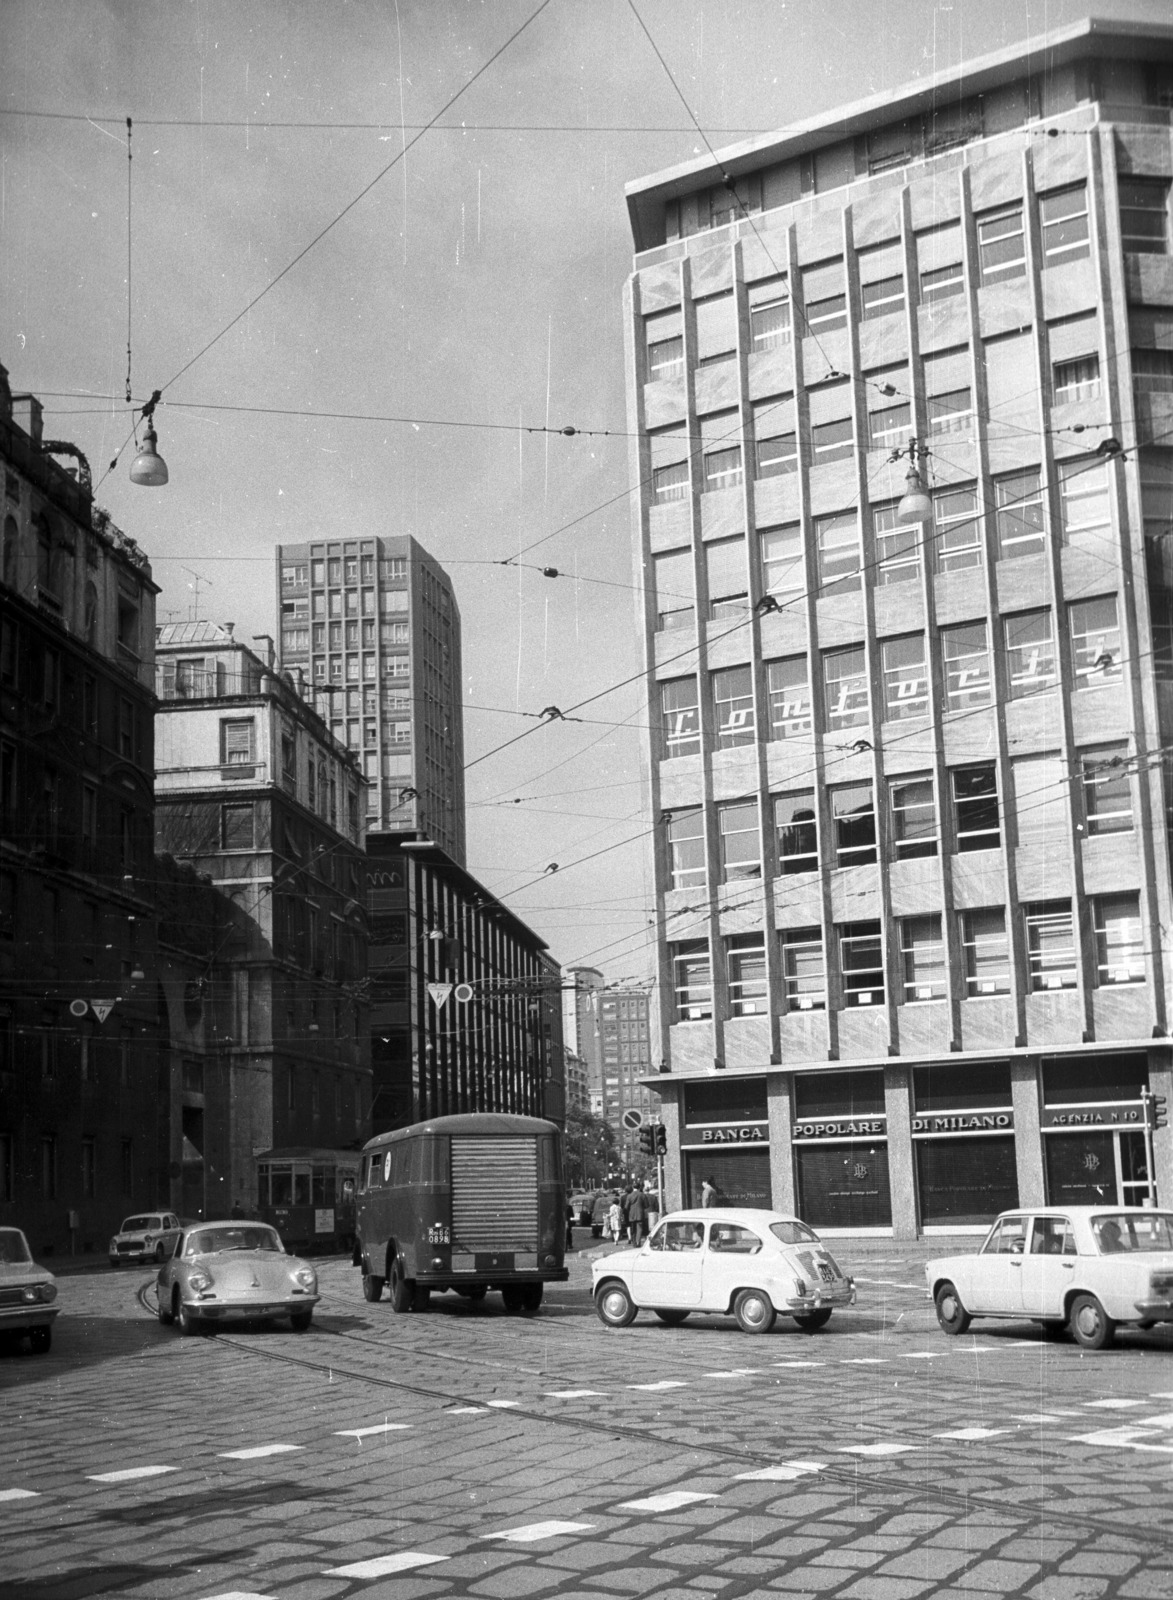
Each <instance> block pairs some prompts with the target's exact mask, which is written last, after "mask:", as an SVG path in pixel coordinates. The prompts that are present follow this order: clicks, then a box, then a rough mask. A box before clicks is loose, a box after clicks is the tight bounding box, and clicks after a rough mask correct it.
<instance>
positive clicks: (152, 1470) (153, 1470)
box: [86, 1467, 179, 1483]
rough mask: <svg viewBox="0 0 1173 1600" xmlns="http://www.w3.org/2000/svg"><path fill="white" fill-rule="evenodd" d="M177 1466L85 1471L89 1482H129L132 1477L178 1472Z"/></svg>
mask: <svg viewBox="0 0 1173 1600" xmlns="http://www.w3.org/2000/svg"><path fill="white" fill-rule="evenodd" d="M178 1471H179V1468H178V1467H123V1468H122V1469H121V1471H119V1472H87V1473H86V1477H87V1478H89V1480H90V1482H91V1483H130V1482H131V1481H132V1479H134V1478H161V1477H162V1476H163V1474H164V1473H165V1472H178Z"/></svg>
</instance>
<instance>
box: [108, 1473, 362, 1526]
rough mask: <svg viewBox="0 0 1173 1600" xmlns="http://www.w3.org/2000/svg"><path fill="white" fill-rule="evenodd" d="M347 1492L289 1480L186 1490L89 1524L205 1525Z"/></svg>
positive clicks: (322, 1500)
mask: <svg viewBox="0 0 1173 1600" xmlns="http://www.w3.org/2000/svg"><path fill="white" fill-rule="evenodd" d="M350 1492H351V1490H350V1486H349V1485H346V1484H339V1485H337V1486H336V1487H327V1486H324V1485H322V1484H315V1485H314V1487H313V1488H312V1489H311V1488H309V1487H307V1485H306V1484H304V1483H297V1482H296V1481H295V1480H294V1479H292V1478H282V1479H278V1480H276V1481H271V1482H268V1483H255V1484H251V1485H249V1486H248V1487H244V1488H236V1487H231V1486H229V1487H226V1488H222V1489H206V1490H204V1491H203V1492H202V1493H196V1494H192V1493H190V1492H188V1491H186V1490H185V1491H184V1493H183V1494H182V1495H181V1496H180V1495H172V1496H170V1497H169V1498H164V1499H161V1500H155V1501H147V1502H145V1503H143V1504H140V1505H129V1506H111V1507H110V1508H109V1510H106V1511H95V1512H94V1513H92V1515H91V1516H90V1517H89V1519H88V1520H89V1521H91V1522H108V1523H114V1524H117V1525H119V1526H122V1527H128V1528H146V1527H150V1525H151V1524H152V1523H153V1522H166V1523H168V1524H169V1525H171V1526H176V1525H182V1524H184V1523H187V1522H192V1521H198V1522H205V1521H208V1520H210V1519H211V1518H214V1517H238V1516H240V1515H241V1514H242V1513H243V1512H247V1511H254V1510H257V1509H259V1508H261V1507H264V1506H276V1505H289V1504H291V1503H292V1502H293V1501H296V1500H306V1501H309V1500H312V1501H313V1503H314V1504H315V1505H320V1504H323V1503H325V1502H326V1501H328V1500H345V1499H346V1498H347V1496H348V1495H349V1494H350Z"/></svg>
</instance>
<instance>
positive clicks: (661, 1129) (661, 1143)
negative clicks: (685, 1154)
mask: <svg viewBox="0 0 1173 1600" xmlns="http://www.w3.org/2000/svg"><path fill="white" fill-rule="evenodd" d="M655 1131H656V1154H657V1155H658V1156H666V1155H667V1154H668V1130H667V1128H666V1127H665V1126H664V1124H663V1123H662V1122H657V1124H656V1130H655Z"/></svg>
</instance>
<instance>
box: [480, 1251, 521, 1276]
mask: <svg viewBox="0 0 1173 1600" xmlns="http://www.w3.org/2000/svg"><path fill="white" fill-rule="evenodd" d="M476 1264H477V1271H478V1272H512V1271H513V1251H512V1250H509V1251H507V1252H506V1253H505V1254H504V1255H496V1256H491V1255H481V1254H479V1253H478V1255H477V1256H476Z"/></svg>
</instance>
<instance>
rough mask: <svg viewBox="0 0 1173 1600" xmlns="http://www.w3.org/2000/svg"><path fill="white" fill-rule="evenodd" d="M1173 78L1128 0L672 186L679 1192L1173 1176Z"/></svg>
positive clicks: (646, 251) (720, 160)
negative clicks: (904, 506)
mask: <svg viewBox="0 0 1173 1600" xmlns="http://www.w3.org/2000/svg"><path fill="white" fill-rule="evenodd" d="M1171 107H1173V29H1170V28H1169V27H1166V26H1159V25H1147V24H1124V23H1110V24H1109V23H1099V22H1085V23H1081V24H1079V25H1078V26H1073V27H1069V28H1066V29H1064V30H1061V31H1058V32H1056V33H1053V34H1051V35H1049V36H1048V37H1047V38H1046V39H1045V40H1043V41H1042V42H1041V43H1040V44H1039V45H1037V46H1032V47H1031V48H1029V49H1026V48H1015V49H1011V50H1005V51H1002V52H1001V53H999V54H997V55H993V56H987V57H984V58H982V59H980V60H975V61H971V62H968V63H966V64H965V66H964V67H963V68H961V69H958V70H957V71H954V72H951V73H947V74H942V75H939V76H937V77H934V78H932V79H931V80H927V81H925V82H924V83H921V84H918V85H916V86H914V87H911V88H908V89H904V90H901V91H899V92H896V93H892V94H884V95H881V96H876V97H874V98H873V99H870V100H867V101H863V102H860V103H858V104H855V105H850V106H846V107H842V108H838V109H836V110H835V112H834V113H833V114H832V115H827V116H824V117H821V118H818V119H816V120H814V121H811V122H809V123H806V124H803V125H801V126H799V127H797V128H794V129H789V130H787V131H786V132H784V133H780V134H778V135H773V136H767V137H759V138H755V139H753V140H751V141H749V142H746V143H743V144H739V145H737V146H735V147H732V148H730V149H728V150H725V151H723V152H720V153H718V155H717V156H716V157H715V158H711V157H704V158H702V159H699V160H695V161H692V162H689V163H688V164H686V165H684V166H680V167H677V168H674V169H673V170H671V171H669V172H665V173H660V174H658V175H656V176H654V177H651V178H648V179H646V180H641V181H639V182H636V183H634V184H632V185H630V186H629V189H628V204H629V210H630V217H631V222H632V228H633V232H634V239H635V248H636V252H637V253H636V256H635V262H634V272H633V275H632V278H631V280H630V289H629V293H628V297H627V302H626V315H627V326H628V333H629V341H628V384H629V400H630V417H631V424H630V425H631V428H632V432H633V437H634V442H633V447H632V449H633V453H632V469H633V481H635V482H638V483H639V485H640V486H641V493H640V495H639V505H638V512H637V515H636V518H635V537H636V540H637V546H638V552H639V560H640V564H641V566H642V571H643V573H644V579H645V582H644V588H643V594H642V599H641V607H642V611H641V620H642V623H643V627H644V630H645V636H646V648H647V691H648V696H649V701H650V703H651V704H652V705H653V706H654V707H655V708H656V709H657V711H658V713H659V715H658V717H657V718H655V719H654V720H655V721H657V722H658V724H659V728H658V732H656V733H655V734H654V735H653V738H652V743H651V746H650V749H649V759H650V778H651V790H652V815H653V816H657V817H662V818H664V824H663V826H662V827H661V828H660V829H659V830H658V835H657V840H656V879H657V888H658V914H659V994H660V998H661V1007H660V1011H661V1014H660V1019H659V1024H658V1026H657V1029H656V1035H657V1045H658V1046H659V1049H661V1050H662V1051H663V1055H664V1062H665V1066H666V1068H667V1069H668V1070H667V1071H666V1072H664V1073H663V1074H662V1075H661V1076H659V1077H658V1078H657V1079H656V1087H657V1089H659V1090H660V1091H661V1093H662V1094H663V1096H664V1098H665V1101H666V1102H668V1103H669V1104H668V1105H666V1111H669V1110H670V1118H669V1120H670V1121H671V1123H672V1124H673V1134H672V1135H671V1143H672V1152H671V1155H672V1159H671V1165H670V1177H671V1183H670V1192H671V1190H672V1189H675V1196H676V1197H677V1198H679V1197H680V1196H681V1195H683V1198H684V1199H685V1200H686V1201H693V1200H695V1199H696V1197H697V1190H698V1187H699V1183H700V1180H701V1179H702V1178H704V1177H707V1176H713V1177H714V1178H715V1179H716V1181H717V1183H718V1185H719V1187H720V1188H721V1189H722V1190H723V1191H724V1193H725V1194H726V1196H727V1197H729V1198H730V1199H740V1200H742V1201H748V1202H749V1203H753V1204H770V1203H772V1204H773V1205H775V1206H776V1207H778V1208H780V1209H782V1210H789V1209H791V1208H796V1209H797V1210H798V1211H799V1213H800V1214H802V1215H803V1216H804V1217H806V1218H808V1219H809V1220H810V1222H812V1223H814V1224H816V1225H820V1226H822V1227H826V1228H830V1229H835V1228H858V1227H865V1228H872V1229H878V1230H888V1229H891V1230H893V1231H894V1232H895V1233H896V1234H897V1235H898V1236H904V1237H907V1236H911V1235H913V1234H915V1233H916V1232H917V1231H918V1230H924V1231H932V1230H934V1229H937V1230H943V1229H948V1230H953V1229H956V1228H959V1227H960V1228H965V1227H972V1228H976V1227H979V1226H981V1225H982V1224H984V1222H985V1221H986V1220H987V1219H988V1218H989V1217H990V1216H991V1215H992V1214H993V1213H994V1212H996V1211H997V1210H998V1209H999V1208H1000V1207H1003V1206H1010V1205H1014V1204H1018V1203H1023V1204H1026V1203H1036V1202H1040V1201H1043V1200H1050V1201H1052V1202H1069V1203H1075V1202H1077V1201H1086V1200H1096V1199H1099V1198H1104V1197H1109V1198H1112V1199H1121V1200H1137V1199H1139V1198H1142V1197H1144V1196H1147V1195H1148V1194H1149V1192H1150V1180H1151V1178H1154V1177H1155V1180H1156V1188H1157V1192H1158V1195H1159V1198H1160V1199H1161V1200H1162V1201H1164V1202H1166V1203H1167V1202H1169V1201H1171V1200H1173V1133H1171V1132H1170V1130H1169V1129H1167V1128H1166V1129H1160V1130H1158V1131H1157V1132H1156V1134H1155V1138H1154V1141H1153V1142H1154V1146H1155V1171H1153V1172H1152V1173H1150V1170H1149V1154H1148V1149H1147V1143H1146V1137H1145V1132H1144V1121H1145V1111H1144V1100H1143V1094H1144V1091H1146V1090H1152V1091H1156V1092H1158V1093H1160V1094H1162V1095H1165V1096H1166V1097H1168V1096H1169V1094H1170V1091H1171V1088H1173V1084H1171V1075H1170V1042H1169V1026H1170V1019H1169V992H1170V983H1171V980H1173V960H1171V954H1173V953H1171V950H1170V936H1169V932H1168V930H1169V928H1170V927H1171V926H1173V896H1171V893H1170V846H1169V826H1170V816H1171V813H1173V770H1171V768H1170V766H1169V762H1168V756H1167V754H1166V752H1167V750H1168V747H1169V744H1170V739H1171V736H1173V255H1171V237H1173V232H1171V220H1170V186H1171V180H1173V130H1171V127H1170V122H1171V110H1170V108H1171ZM910 441H915V442H914V444H913V445H912V453H913V457H914V459H915V464H916V466H917V467H918V468H919V470H920V471H921V472H922V473H923V474H924V476H925V479H926V482H927V486H928V490H929V494H930V496H931V514H928V515H924V514H923V509H922V514H921V515H920V516H919V518H918V519H917V520H913V521H908V520H902V517H901V514H900V512H899V510H898V505H899V501H900V499H901V496H902V492H903V491H904V489H905V474H906V471H907V469H908V467H909V445H910ZM924 449H927V451H928V454H927V455H921V454H920V452H921V451H922V450H924ZM900 450H904V458H903V459H902V460H894V459H893V456H894V454H895V453H896V452H898V451H900ZM657 1053H658V1052H657Z"/></svg>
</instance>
